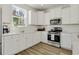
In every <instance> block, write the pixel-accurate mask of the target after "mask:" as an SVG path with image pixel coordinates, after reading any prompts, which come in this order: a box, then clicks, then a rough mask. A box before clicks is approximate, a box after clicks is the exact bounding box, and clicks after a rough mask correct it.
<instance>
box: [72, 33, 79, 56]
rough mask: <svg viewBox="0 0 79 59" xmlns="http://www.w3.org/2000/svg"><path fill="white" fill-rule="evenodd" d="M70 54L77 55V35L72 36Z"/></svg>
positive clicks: (78, 50)
mask: <svg viewBox="0 0 79 59" xmlns="http://www.w3.org/2000/svg"><path fill="white" fill-rule="evenodd" d="M72 53H73V54H74V55H79V33H77V34H74V35H73V40H72Z"/></svg>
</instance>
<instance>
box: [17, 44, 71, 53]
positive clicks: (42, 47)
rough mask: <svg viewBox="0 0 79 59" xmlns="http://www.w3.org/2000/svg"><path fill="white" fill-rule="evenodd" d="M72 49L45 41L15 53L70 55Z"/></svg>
mask: <svg viewBox="0 0 79 59" xmlns="http://www.w3.org/2000/svg"><path fill="white" fill-rule="evenodd" d="M71 54H72V51H70V50H66V49H62V48H57V47H54V46H50V45H48V44H45V43H39V44H37V45H35V46H33V47H31V48H28V49H26V50H24V51H22V52H19V53H17V54H16V55H71Z"/></svg>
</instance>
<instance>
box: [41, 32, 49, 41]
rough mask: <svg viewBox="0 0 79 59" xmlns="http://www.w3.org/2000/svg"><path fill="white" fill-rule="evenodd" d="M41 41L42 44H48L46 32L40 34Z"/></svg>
mask: <svg viewBox="0 0 79 59" xmlns="http://www.w3.org/2000/svg"><path fill="white" fill-rule="evenodd" d="M41 41H42V42H44V43H48V40H47V32H42V40H41Z"/></svg>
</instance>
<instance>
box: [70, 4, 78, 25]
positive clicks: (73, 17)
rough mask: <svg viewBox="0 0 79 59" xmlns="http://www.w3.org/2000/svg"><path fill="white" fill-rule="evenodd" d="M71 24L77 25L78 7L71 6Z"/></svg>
mask: <svg viewBox="0 0 79 59" xmlns="http://www.w3.org/2000/svg"><path fill="white" fill-rule="evenodd" d="M71 23H72V24H79V5H78V4H77V5H71Z"/></svg>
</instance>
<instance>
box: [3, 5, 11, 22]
mask: <svg viewBox="0 0 79 59" xmlns="http://www.w3.org/2000/svg"><path fill="white" fill-rule="evenodd" d="M11 20H12V7H11V5H8V4H7V5H2V23H11Z"/></svg>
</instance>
